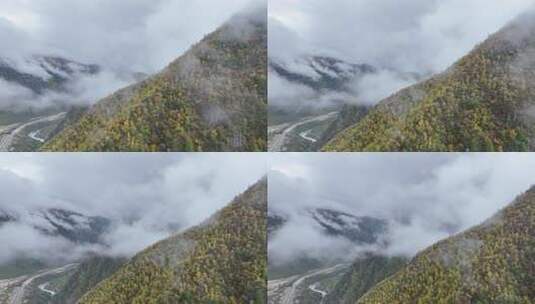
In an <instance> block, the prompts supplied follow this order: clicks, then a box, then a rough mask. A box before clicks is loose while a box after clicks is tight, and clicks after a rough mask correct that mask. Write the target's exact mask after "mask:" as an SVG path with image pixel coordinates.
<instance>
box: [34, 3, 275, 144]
mask: <svg viewBox="0 0 535 304" xmlns="http://www.w3.org/2000/svg"><path fill="white" fill-rule="evenodd" d="M266 18H267V14H266V7H265V6H263V7H261V8H257V9H254V10H248V11H244V12H242V13H241V14H238V15H236V16H234V17H233V18H232V19H231V20H229V21H228V22H227V23H225V24H224V25H223V26H221V27H220V28H219V29H217V30H216V31H215V32H213V33H211V34H209V35H207V36H206V37H205V38H204V39H203V40H202V41H201V42H199V43H197V44H196V45H194V46H193V47H192V48H191V49H190V50H189V51H188V52H186V53H185V54H184V55H182V56H181V57H180V58H178V59H177V60H175V61H174V62H172V63H171V64H170V65H169V66H168V67H167V68H166V69H164V70H163V71H162V72H160V73H158V74H156V75H154V76H152V77H150V78H149V79H147V80H145V81H142V82H140V83H137V84H134V85H132V86H130V87H128V88H125V89H122V90H120V91H118V92H116V93H114V94H112V95H111V96H109V97H107V98H105V99H103V100H101V101H100V102H98V103H97V104H96V105H94V106H93V107H91V108H90V109H89V110H88V111H87V112H86V113H84V114H83V115H82V117H81V118H80V119H79V120H78V121H77V122H76V123H74V124H73V125H72V126H68V127H67V128H66V129H65V130H64V131H62V132H60V133H59V134H58V135H56V136H55V137H54V138H53V140H51V141H50V142H49V143H48V144H46V145H45V146H44V148H43V150H46V151H264V150H266V145H267V143H266V142H267V134H266V130H267V119H266V115H267V111H266V108H267V20H266Z"/></svg>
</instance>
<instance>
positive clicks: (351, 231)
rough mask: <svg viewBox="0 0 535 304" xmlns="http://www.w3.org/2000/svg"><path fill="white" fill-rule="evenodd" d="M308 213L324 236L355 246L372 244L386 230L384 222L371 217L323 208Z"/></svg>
mask: <svg viewBox="0 0 535 304" xmlns="http://www.w3.org/2000/svg"><path fill="white" fill-rule="evenodd" d="M309 212H310V216H311V217H312V218H313V219H314V220H315V221H316V223H317V224H318V225H319V226H320V227H321V228H322V230H323V231H324V232H325V233H326V234H328V235H331V236H333V237H342V238H345V239H347V240H349V241H351V242H353V243H355V244H374V243H376V242H377V241H378V239H379V237H380V236H381V235H382V234H384V233H385V232H386V230H387V222H386V221H384V220H380V219H376V218H373V217H368V216H355V215H352V214H349V213H346V212H340V211H336V210H332V209H324V208H318V209H314V210H310V211H309Z"/></svg>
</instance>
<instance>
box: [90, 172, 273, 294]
mask: <svg viewBox="0 0 535 304" xmlns="http://www.w3.org/2000/svg"><path fill="white" fill-rule="evenodd" d="M266 215H267V179H263V180H262V181H260V182H259V183H257V184H256V185H254V186H252V187H251V188H249V189H248V190H247V191H246V192H245V193H244V194H242V195H240V196H238V197H237V198H236V199H234V201H233V202H232V203H231V204H230V205H228V206H227V207H225V208H224V209H222V210H221V211H219V212H218V213H217V214H216V215H214V216H213V217H211V218H210V219H209V220H208V221H206V222H205V223H204V224H202V225H200V226H198V227H195V228H192V229H190V230H188V231H186V232H184V233H181V234H179V235H176V236H173V237H171V238H169V239H166V240H164V241H162V242H159V243H157V244H155V245H153V246H151V247H150V248H148V249H146V250H145V251H143V252H141V253H139V254H138V255H137V256H135V257H134V258H133V259H132V260H131V261H130V262H129V263H128V264H127V265H126V266H124V267H122V268H121V269H120V270H119V271H118V272H117V273H116V274H115V275H113V276H112V277H111V278H110V279H108V280H106V281H104V282H103V283H101V284H100V285H99V286H98V287H97V288H95V289H94V290H92V291H91V292H89V293H88V294H86V295H85V296H84V297H83V298H82V299H81V300H80V303H82V304H90V303H128V304H130V303H265V301H266V299H265V296H266V263H267V257H266V254H267V253H266V251H267V248H266V246H267V243H266Z"/></svg>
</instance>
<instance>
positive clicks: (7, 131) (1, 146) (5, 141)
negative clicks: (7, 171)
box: [0, 112, 67, 152]
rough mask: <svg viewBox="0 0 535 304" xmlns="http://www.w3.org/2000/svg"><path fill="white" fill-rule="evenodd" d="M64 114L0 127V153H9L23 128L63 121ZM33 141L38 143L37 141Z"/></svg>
mask: <svg viewBox="0 0 535 304" xmlns="http://www.w3.org/2000/svg"><path fill="white" fill-rule="evenodd" d="M66 114H67V113H66V112H61V113H58V114H54V115H50V116H45V117H37V118H34V119H32V120H30V121H28V122H25V123H18V124H12V125H9V126H0V152H9V151H10V148H11V146H12V145H13V140H14V139H15V137H16V136H17V135H18V134H19V133H20V132H22V131H23V130H24V129H25V128H27V127H29V126H32V125H35V124H38V123H42V122H53V121H56V120H60V119H63V118H64V117H65V115H66ZM34 135H35V134H34ZM35 140H38V141H40V140H39V139H35Z"/></svg>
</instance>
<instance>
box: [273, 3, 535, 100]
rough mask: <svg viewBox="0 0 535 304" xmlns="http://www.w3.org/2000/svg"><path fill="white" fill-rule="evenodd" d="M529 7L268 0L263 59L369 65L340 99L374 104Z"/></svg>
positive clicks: (451, 60)
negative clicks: (267, 56)
mask: <svg viewBox="0 0 535 304" xmlns="http://www.w3.org/2000/svg"><path fill="white" fill-rule="evenodd" d="M532 7H533V2H532V1H531V0H511V1H506V2H504V1H500V0H491V1H488V0H469V1H465V0H431V1H429V0H410V1H405V2H404V3H403V4H402V5H400V3H399V1H396V0H378V1H367V0H336V1H322V0H310V1H286V0H273V1H271V2H270V7H269V18H270V19H269V20H270V23H269V36H270V42H269V47H270V58H273V59H276V60H279V61H283V62H287V63H288V62H289V63H291V62H292V61H295V60H296V58H297V59H298V58H300V57H303V56H309V55H326V56H332V57H335V58H339V59H342V60H345V61H348V62H351V63H357V64H369V65H371V66H373V67H375V68H376V69H377V70H378V71H379V72H378V73H372V74H370V75H368V76H365V77H364V78H362V79H356V80H355V81H354V83H353V84H352V90H351V92H353V93H354V98H352V99H350V98H347V103H357V104H364V105H374V104H376V103H378V102H379V101H381V99H382V98H384V97H387V96H389V95H391V94H393V93H395V92H396V91H397V90H399V89H400V88H402V87H406V86H409V85H411V84H414V83H416V82H418V81H419V80H421V79H422V78H425V77H428V76H429V75H433V74H436V73H440V72H442V71H444V70H445V69H446V68H448V67H449V66H450V65H452V64H453V63H455V62H456V61H457V60H458V59H460V58H461V57H462V56H464V55H466V54H467V53H468V52H469V51H470V50H471V49H473V48H474V47H475V46H476V45H477V44H478V43H481V42H482V41H484V40H485V39H486V38H487V37H488V36H489V35H490V34H492V33H494V32H496V31H498V30H499V29H500V28H502V27H503V26H505V25H506V24H508V23H509V22H511V21H512V20H513V19H515V18H516V17H517V16H519V15H520V14H522V13H524V12H526V11H528V10H529V9H531V8H532ZM482 8H484V11H485V12H484V13H481V11H482ZM524 19H529V18H524ZM326 20H328V22H326ZM525 26H526V23H524V25H523V26H521V28H525ZM406 75H415V76H411V77H408V76H406ZM270 85H271V83H270ZM280 89H286V88H273V89H271V90H270V92H271V94H272V95H274V96H276V95H277V93H276V92H278V94H285V95H291V93H290V92H287V91H286V92H283V91H280ZM288 89H291V88H288ZM299 92H300V90H296V91H295V92H294V95H298V94H299ZM306 98H307V96H306V95H298V96H296V97H295V98H294V99H286V100H285V102H286V105H287V107H288V108H292V107H294V105H295V104H296V103H297V104H302V100H303V99H306ZM318 99H319V98H318ZM270 101H271V99H270ZM314 101H315V100H309V104H314ZM294 102H295V103H294ZM276 103H277V106H278V105H280V104H281V103H282V102H281V101H280V100H277V101H276ZM314 106H316V105H314Z"/></svg>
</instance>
